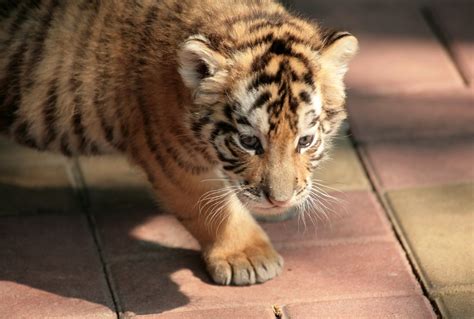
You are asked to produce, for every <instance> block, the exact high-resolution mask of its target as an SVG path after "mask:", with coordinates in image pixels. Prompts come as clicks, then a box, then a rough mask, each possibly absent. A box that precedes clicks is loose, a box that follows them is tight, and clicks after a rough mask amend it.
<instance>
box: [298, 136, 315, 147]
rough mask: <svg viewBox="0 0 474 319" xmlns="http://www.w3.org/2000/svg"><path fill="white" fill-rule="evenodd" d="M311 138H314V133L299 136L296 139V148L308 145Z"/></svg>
mask: <svg viewBox="0 0 474 319" xmlns="http://www.w3.org/2000/svg"><path fill="white" fill-rule="evenodd" d="M313 140H314V135H306V136H303V137H301V138H300V139H299V140H298V148H299V149H302V148H307V147H309V146H310V145H311V143H313Z"/></svg>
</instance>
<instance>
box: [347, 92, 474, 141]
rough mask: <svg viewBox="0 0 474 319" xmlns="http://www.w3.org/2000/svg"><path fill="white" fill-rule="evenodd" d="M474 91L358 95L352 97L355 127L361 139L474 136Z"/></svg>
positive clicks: (358, 137)
mask: <svg viewBox="0 0 474 319" xmlns="http://www.w3.org/2000/svg"><path fill="white" fill-rule="evenodd" d="M473 106H474V91H473V90H467V89H463V90H443V91H430V92H423V93H416V94H396V95H395V94H391V95H372V96H367V95H357V94H352V95H351V96H350V98H349V100H348V103H347V108H348V110H349V120H350V123H351V131H352V133H353V135H354V137H355V138H356V139H357V140H359V141H378V140H386V139H393V138H405V139H411V138H428V137H431V138H437V137H455V136H474V125H472V123H474V107H473Z"/></svg>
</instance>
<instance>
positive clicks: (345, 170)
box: [313, 136, 369, 192]
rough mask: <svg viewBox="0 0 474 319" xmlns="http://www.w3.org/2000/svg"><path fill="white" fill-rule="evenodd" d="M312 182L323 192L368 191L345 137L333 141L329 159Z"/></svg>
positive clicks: (318, 170)
mask: <svg viewBox="0 0 474 319" xmlns="http://www.w3.org/2000/svg"><path fill="white" fill-rule="evenodd" d="M313 176H314V181H315V183H316V182H317V183H318V184H322V186H321V187H322V188H323V189H324V190H325V191H328V192H331V191H335V190H341V191H345V190H357V189H368V188H369V182H368V180H367V177H366V176H365V173H364V170H363V168H362V165H361V163H360V162H359V159H358V157H357V154H356V152H355V150H354V147H353V146H352V143H351V141H350V140H349V138H348V137H346V136H341V137H338V138H336V139H335V141H334V146H333V148H332V149H331V151H330V152H329V159H327V160H326V161H325V162H323V163H322V164H321V167H319V168H318V169H317V170H316V171H315V173H314V175H313Z"/></svg>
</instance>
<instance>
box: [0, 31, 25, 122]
mask: <svg viewBox="0 0 474 319" xmlns="http://www.w3.org/2000/svg"><path fill="white" fill-rule="evenodd" d="M27 47H28V37H27V36H25V38H24V39H23V43H22V44H21V45H20V47H19V48H18V49H17V51H16V52H15V53H14V54H13V56H12V57H11V58H10V61H9V63H8V65H7V68H6V78H4V79H3V80H2V81H1V82H0V83H1V84H2V87H0V91H1V94H0V115H1V116H0V130H2V131H7V130H8V129H9V128H10V127H11V126H12V125H13V123H14V122H15V120H16V118H17V114H16V113H17V111H18V109H19V107H20V105H21V86H20V82H21V72H20V70H21V67H22V65H23V63H24V60H25V54H26V51H27Z"/></svg>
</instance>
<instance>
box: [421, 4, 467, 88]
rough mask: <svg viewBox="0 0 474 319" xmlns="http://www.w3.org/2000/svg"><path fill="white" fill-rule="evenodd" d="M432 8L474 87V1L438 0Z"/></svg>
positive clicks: (436, 20) (465, 75) (436, 21)
mask: <svg viewBox="0 0 474 319" xmlns="http://www.w3.org/2000/svg"><path fill="white" fill-rule="evenodd" d="M436 2H437V3H434V4H431V3H430V6H429V7H430V9H431V12H432V14H433V17H434V20H435V23H438V24H439V27H440V29H441V32H442V33H443V36H445V37H446V40H447V41H448V45H449V46H450V49H451V50H452V52H453V54H454V59H455V62H456V63H458V64H459V66H460V69H461V72H462V73H463V75H464V77H465V79H466V80H467V81H468V84H469V85H470V86H471V87H472V88H474V81H473V80H474V45H473V41H474V28H473V19H472V18H473V12H474V3H473V2H472V1H459V0H458V1H456V0H454V1H449V2H445V1H436Z"/></svg>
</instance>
